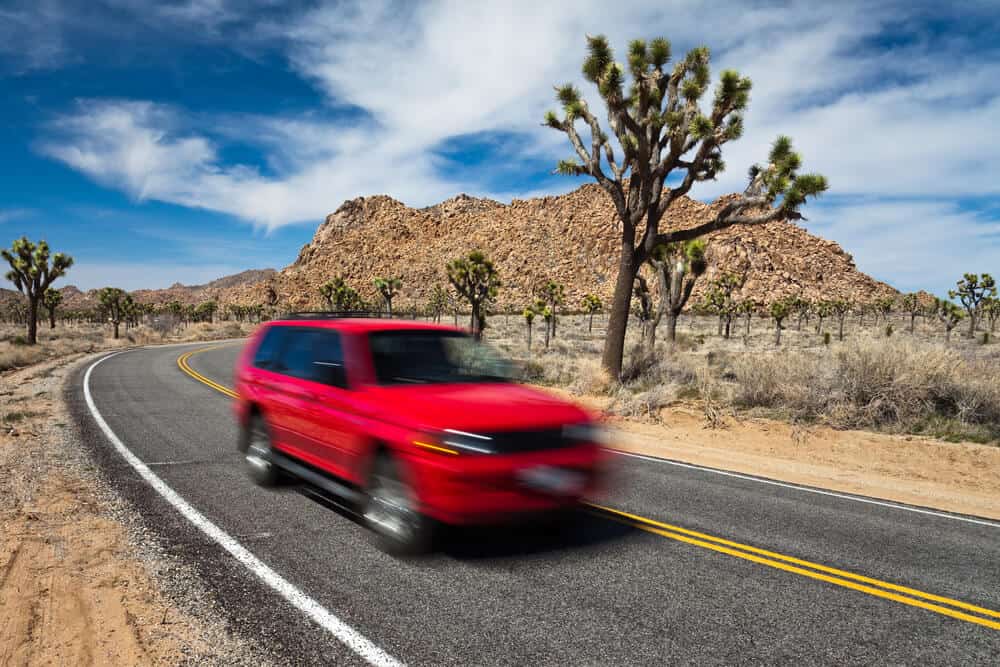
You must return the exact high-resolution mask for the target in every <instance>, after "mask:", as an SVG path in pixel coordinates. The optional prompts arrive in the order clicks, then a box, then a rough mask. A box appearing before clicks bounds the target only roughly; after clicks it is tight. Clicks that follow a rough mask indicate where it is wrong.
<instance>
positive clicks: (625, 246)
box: [545, 36, 827, 378]
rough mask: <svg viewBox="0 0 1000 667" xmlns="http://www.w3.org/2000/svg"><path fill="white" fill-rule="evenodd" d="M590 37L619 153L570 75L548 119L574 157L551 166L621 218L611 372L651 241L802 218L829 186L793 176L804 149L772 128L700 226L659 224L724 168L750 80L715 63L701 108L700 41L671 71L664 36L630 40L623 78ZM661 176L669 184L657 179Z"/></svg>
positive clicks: (705, 69) (603, 44) (589, 65)
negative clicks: (763, 151)
mask: <svg viewBox="0 0 1000 667" xmlns="http://www.w3.org/2000/svg"><path fill="white" fill-rule="evenodd" d="M587 43H588V50H589V55H588V57H587V58H586V60H585V61H584V63H583V75H584V77H585V78H586V79H587V80H589V81H590V82H592V83H594V84H595V85H596V86H597V90H598V92H599V94H600V96H601V99H602V101H603V103H604V106H606V107H607V112H608V126H609V127H610V129H611V131H612V132H613V133H614V135H615V139H616V140H617V141H616V142H615V143H616V144H617V147H618V149H620V151H621V152H620V153H618V154H617V155H620V156H621V160H620V161H619V160H618V158H617V156H616V148H615V145H613V143H612V140H611V138H609V136H608V135H607V134H605V132H604V130H602V129H601V127H600V123H599V121H598V119H597V116H595V115H594V114H593V113H592V112H591V111H590V108H589V106H588V104H587V102H586V101H585V100H584V99H583V98H582V97H581V95H580V93H579V91H578V90H577V89H576V88H575V87H574V86H573V85H572V84H566V85H563V86H560V87H558V88H557V89H556V98H557V99H558V101H559V102H560V104H561V105H562V109H563V115H562V117H561V118H560V117H559V116H557V115H556V113H555V112H552V111H550V112H548V113H547V114H546V116H545V125H547V126H549V127H551V128H553V129H556V130H559V131H560V132H564V133H565V134H566V135H567V137H568V139H569V141H570V143H571V145H572V147H573V150H574V152H575V153H576V157H577V158H578V159H579V160H580V161H579V162H577V161H576V160H564V161H562V162H560V163H559V166H558V168H557V171H558V172H559V173H562V174H570V175H577V176H579V175H585V174H586V175H590V176H591V177H593V178H594V179H595V180H596V181H597V182H598V183H599V184H600V186H601V187H602V188H603V189H604V190H605V191H606V192H607V193H608V194H609V196H610V197H611V199H612V202H613V203H614V206H615V211H616V213H617V217H618V220H617V221H616V222H615V223H614V224H615V226H616V227H618V225H619V224H620V234H621V238H620V240H621V252H620V255H619V259H618V277H617V280H616V283H615V290H614V297H613V300H612V303H611V310H610V315H609V320H608V331H607V336H606V338H605V343H604V353H603V356H602V364H603V366H604V368H605V370H607V371H608V373H609V374H610V375H611V376H612V377H615V378H617V377H619V376H620V375H621V369H622V357H623V352H624V345H625V329H626V326H627V323H628V311H629V303H630V301H631V295H632V290H633V283H634V281H635V276H636V274H637V273H638V271H639V268H640V267H641V266H642V265H643V264H644V263H645V262H646V260H647V259H649V256H650V254H651V253H652V252H653V250H654V249H655V248H656V247H657V246H658V245H661V244H664V243H671V242H675V241H690V240H692V239H696V238H699V237H701V236H703V235H705V234H707V233H708V232H711V231H714V230H718V229H723V228H726V227H730V226H732V225H740V224H760V223H765V222H769V221H771V220H780V219H793V218H800V217H801V216H800V215H799V213H798V208H799V207H800V206H801V205H802V204H803V203H804V202H805V200H806V198H807V197H811V196H816V195H818V194H819V193H821V192H823V191H824V190H826V188H827V185H826V180H825V179H824V178H823V177H822V176H819V175H814V174H803V175H800V174H799V173H798V172H799V169H800V167H801V163H802V160H801V158H800V157H799V156H798V154H796V153H795V152H794V151H793V150H792V144H791V140H790V139H788V138H787V137H779V138H778V140H777V141H776V142H775V143H774V146H773V147H772V149H771V152H770V155H769V156H768V163H767V164H766V165H763V166H754V167H752V168H751V170H750V173H749V176H750V185H749V187H747V189H746V191H745V192H743V193H742V194H741V195H738V196H736V197H733V198H731V199H729V200H727V202H726V203H725V204H724V205H723V206H721V207H719V208H718V209H717V212H716V214H715V215H714V216H713V217H712V218H711V219H710V220H708V221H706V222H704V223H702V224H700V225H697V226H695V227H691V228H687V229H675V230H673V231H669V232H661V231H660V222H661V220H663V218H664V216H665V215H666V214H667V213H668V210H669V208H670V204H671V203H672V202H674V201H676V200H677V199H678V198H679V197H681V196H683V195H686V194H687V193H688V192H689V191H690V190H691V187H692V186H693V185H694V184H695V183H696V182H699V181H706V180H712V179H714V178H715V177H716V175H717V174H719V173H720V172H721V171H722V170H723V168H724V164H723V162H722V147H723V145H724V144H726V143H728V142H730V141H733V140H735V139H738V138H739V137H740V135H741V134H742V133H743V111H744V110H745V109H746V107H747V103H748V101H749V99H750V87H751V84H750V80H749V79H748V78H745V77H741V76H740V75H739V74H738V73H737V72H735V71H732V70H726V71H724V72H722V75H721V78H720V81H719V85H718V87H717V88H716V91H715V97H714V100H713V102H712V107H711V111H709V112H708V113H704V112H703V111H702V108H701V106H700V104H699V100H700V99H701V97H702V96H703V95H704V93H705V91H706V90H707V89H708V86H709V83H710V74H709V52H708V49H707V48H705V47H699V48H696V49H693V50H691V51H690V52H689V53H688V54H687V56H686V57H685V58H684V59H682V60H680V61H679V62H678V63H677V64H676V65H675V66H674V67H673V69H672V70H669V69H667V68H666V65H667V63H668V61H669V60H670V43H669V42H668V41H667V40H665V39H662V38H658V39H654V40H652V41H650V42H649V43H647V42H645V41H643V40H634V41H632V42H631V43H630V44H629V53H628V68H627V71H628V73H629V74H630V75H631V82H629V81H627V80H626V78H627V77H626V67H624V66H622V65H621V64H619V63H616V62H614V55H613V53H612V51H611V47H610V46H609V45H608V40H607V39H606V38H605V37H603V36H596V37H588V38H587ZM577 121H583V123H584V124H585V125H586V127H587V131H589V135H590V137H589V138H590V146H589V148H588V147H587V146H586V145H585V143H584V142H585V140H586V138H587V137H586V132H587V131H585V135H584V136H582V137H581V135H580V133H579V132H578V128H577ZM605 168H607V169H608V170H610V176H609V175H608V174H607V173H606V172H605ZM668 182H669V183H673V184H675V185H674V186H673V187H667V188H664V185H665V184H666V183H668ZM640 232H641V234H640Z"/></svg>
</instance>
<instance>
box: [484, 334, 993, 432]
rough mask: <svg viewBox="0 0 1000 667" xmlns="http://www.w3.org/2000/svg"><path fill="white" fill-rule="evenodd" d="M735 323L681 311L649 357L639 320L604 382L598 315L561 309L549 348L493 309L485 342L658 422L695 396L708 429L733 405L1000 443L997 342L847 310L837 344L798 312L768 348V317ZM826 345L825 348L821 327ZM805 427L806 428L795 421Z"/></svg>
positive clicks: (549, 377)
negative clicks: (727, 332) (725, 330)
mask: <svg viewBox="0 0 1000 667" xmlns="http://www.w3.org/2000/svg"><path fill="white" fill-rule="evenodd" d="M751 324H752V328H751V333H750V335H749V336H744V329H743V323H742V322H740V323H739V325H738V326H736V327H734V332H733V337H732V338H730V339H728V340H726V339H723V338H721V337H719V336H718V335H717V331H716V320H715V319H714V318H711V317H692V316H686V317H684V318H682V319H681V327H680V331H679V337H678V338H679V340H678V344H677V345H675V346H673V347H672V348H668V346H667V345H666V344H665V343H663V342H662V341H661V342H660V343H659V344H658V346H657V350H656V353H655V354H654V355H651V356H645V357H644V356H642V355H641V354H640V353H639V347H638V335H637V331H636V329H637V328H638V327H635V326H633V327H630V329H629V334H628V337H627V340H626V349H627V350H628V353H627V354H626V359H625V365H624V370H623V379H624V380H623V382H612V381H610V379H609V378H607V377H606V376H605V375H604V374H603V372H602V371H601V368H600V363H599V359H600V352H601V347H602V342H603V336H604V326H605V319H604V318H603V317H601V318H597V320H595V327H594V331H593V332H591V333H588V332H587V326H586V318H585V317H582V316H564V317H562V318H561V320H560V323H559V330H558V332H557V334H558V335H557V338H556V339H555V340H553V341H552V342H551V344H550V346H549V348H548V349H547V350H546V349H544V347H543V340H544V334H543V333H542V332H541V331H540V329H541V327H540V326H538V324H537V323H536V327H535V331H534V335H533V341H532V350H531V351H530V352H529V350H528V349H527V347H526V346H525V338H526V337H525V330H524V323H523V320H522V319H521V318H520V317H515V316H513V315H511V316H503V315H498V316H494V317H493V318H492V319H491V321H490V325H491V326H490V329H488V335H487V338H488V340H490V342H491V343H493V344H495V345H497V346H498V347H500V348H502V349H503V350H504V351H506V352H507V353H508V354H510V355H511V356H513V357H514V358H515V359H518V360H519V361H520V363H521V364H522V366H523V367H524V368H525V371H526V372H525V379H527V380H529V381H533V382H538V383H541V384H547V385H552V386H559V387H563V388H566V389H569V390H570V391H572V392H574V393H577V394H590V395H607V396H610V397H611V401H610V410H611V411H612V412H613V413H615V414H619V415H621V416H625V417H630V418H635V419H640V420H643V421H658V420H659V419H660V412H661V410H662V409H663V408H665V407H667V406H669V405H671V404H674V403H678V402H682V401H691V400H696V401H697V402H698V404H699V408H700V409H701V410H703V411H704V414H705V419H706V425H708V426H710V427H715V428H717V427H723V426H725V425H726V423H727V420H729V419H731V418H732V417H735V416H737V415H738V414H739V412H740V411H744V412H746V411H750V412H755V413H763V414H765V415H767V416H772V417H781V418H784V419H787V420H789V421H792V422H793V423H795V424H799V425H807V424H813V423H824V424H828V425H831V426H834V427H836V428H864V429H872V430H881V431H889V432H897V433H899V432H902V433H917V434H925V435H933V436H936V437H941V438H945V439H948V440H973V441H977V442H997V441H1000V344H997V343H991V344H988V345H983V344H982V343H981V339H977V340H970V339H966V338H963V337H960V335H959V332H955V335H954V336H953V338H952V340H951V341H950V342H948V343H946V342H945V340H944V335H943V331H941V330H939V328H938V327H937V326H935V323H933V322H929V321H918V323H917V330H916V331H915V332H914V333H912V334H911V333H910V332H909V331H908V328H909V322H908V319H904V318H901V317H900V318H896V319H894V320H893V321H892V322H891V324H892V328H893V333H892V334H891V335H890V336H888V337H887V336H886V335H885V331H886V323H885V322H880V323H879V324H878V325H875V324H873V323H871V322H868V323H867V324H866V326H864V327H859V326H858V323H857V320H856V319H854V318H851V319H850V320H849V321H848V326H847V327H846V328H845V334H846V336H845V341H844V342H843V343H840V342H837V341H836V322H825V323H824V327H823V331H817V330H816V322H815V320H813V321H812V322H809V323H803V326H802V329H801V330H799V329H798V325H797V322H796V321H795V320H792V321H790V322H789V323H788V324H787V327H788V328H787V329H786V330H785V331H783V332H782V341H781V342H782V344H781V346H780V347H776V346H775V344H774V331H773V328H772V326H773V324H772V323H770V322H768V321H764V320H760V319H757V320H754V321H752V323H751ZM826 332H832V333H833V334H834V335H833V338H834V341H833V342H831V343H830V344H829V345H827V344H824V337H823V333H826ZM803 428H804V426H803Z"/></svg>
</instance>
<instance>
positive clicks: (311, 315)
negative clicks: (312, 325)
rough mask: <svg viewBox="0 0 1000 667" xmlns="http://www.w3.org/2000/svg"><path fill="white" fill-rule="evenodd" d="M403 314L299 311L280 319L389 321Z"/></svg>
mask: <svg viewBox="0 0 1000 667" xmlns="http://www.w3.org/2000/svg"><path fill="white" fill-rule="evenodd" d="M401 317H402V315H401V314H397V313H393V314H392V315H391V316H390V315H389V314H388V313H385V312H379V311H375V310H299V311H295V312H291V313H284V314H283V315H281V318H280V319H283V320H333V319H342V318H376V319H382V320H387V319H390V318H394V319H399V318H401Z"/></svg>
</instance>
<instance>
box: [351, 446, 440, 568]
mask: <svg viewBox="0 0 1000 667" xmlns="http://www.w3.org/2000/svg"><path fill="white" fill-rule="evenodd" d="M363 514H364V519H365V523H366V524H367V525H368V528H369V529H371V531H372V535H373V536H374V541H375V544H376V545H377V546H378V547H379V548H380V549H382V550H383V551H386V552H388V553H391V554H395V555H415V554H419V553H424V552H426V551H427V550H428V549H429V548H430V544H431V528H432V523H431V520H430V519H428V518H427V517H425V516H424V515H422V514H421V513H420V512H419V511H418V510H417V507H416V501H415V499H414V495H413V491H412V489H411V488H410V486H409V485H408V484H407V483H406V482H405V481H404V480H403V477H402V475H401V474H400V471H399V467H398V465H397V464H396V462H395V461H394V460H393V459H392V458H391V457H390V456H388V455H385V454H383V455H380V456H379V457H378V458H377V459H376V461H375V465H374V466H373V469H372V473H371V478H370V480H369V483H368V493H367V495H366V499H365V503H364V513H363Z"/></svg>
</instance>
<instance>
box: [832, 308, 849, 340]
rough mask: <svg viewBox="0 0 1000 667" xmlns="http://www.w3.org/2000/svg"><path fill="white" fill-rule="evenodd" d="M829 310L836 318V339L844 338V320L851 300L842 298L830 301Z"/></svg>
mask: <svg viewBox="0 0 1000 667" xmlns="http://www.w3.org/2000/svg"><path fill="white" fill-rule="evenodd" d="M830 310H831V311H832V312H833V315H834V316H835V317H836V318H837V340H841V341H842V340H844V322H845V321H846V320H847V314H848V313H850V312H851V302H850V301H846V300H844V299H837V300H835V301H831V302H830Z"/></svg>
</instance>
